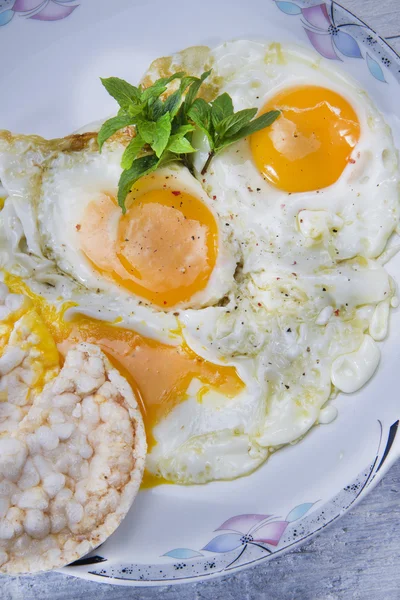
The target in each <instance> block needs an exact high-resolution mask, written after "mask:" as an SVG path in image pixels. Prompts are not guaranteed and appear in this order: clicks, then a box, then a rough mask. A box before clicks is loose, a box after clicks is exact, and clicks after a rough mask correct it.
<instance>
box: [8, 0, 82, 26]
mask: <svg viewBox="0 0 400 600" xmlns="http://www.w3.org/2000/svg"><path fill="white" fill-rule="evenodd" d="M78 6H79V4H77V3H76V1H75V0H4V1H3V2H0V26H2V25H7V24H8V23H10V21H11V20H12V19H13V18H14V17H15V15H19V16H20V17H25V18H27V19H35V20H37V21H59V20H60V19H65V18H66V17H69V15H70V14H72V13H73V12H74V10H75V9H76V8H78Z"/></svg>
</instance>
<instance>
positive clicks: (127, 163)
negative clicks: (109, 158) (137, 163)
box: [121, 134, 144, 169]
mask: <svg viewBox="0 0 400 600" xmlns="http://www.w3.org/2000/svg"><path fill="white" fill-rule="evenodd" d="M143 146H144V140H143V138H142V137H141V136H140V135H139V134H138V135H136V137H134V138H132V139H131V141H130V142H129V144H128V146H127V147H126V148H125V151H124V153H123V155H122V160H121V167H122V168H123V169H130V168H131V166H132V163H133V161H134V160H135V158H136V157H137V155H138V154H139V152H140V151H141V149H142V148H143Z"/></svg>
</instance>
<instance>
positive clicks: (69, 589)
mask: <svg viewBox="0 0 400 600" xmlns="http://www.w3.org/2000/svg"><path fill="white" fill-rule="evenodd" d="M188 1H189V0H188ZM191 1H193V0H191ZM340 3H341V4H342V5H343V6H345V7H346V8H348V9H349V10H351V11H353V12H354V13H355V14H356V15H357V16H358V17H360V18H361V19H363V20H364V21H365V22H366V23H368V24H369V25H370V26H371V27H372V28H373V29H375V30H376V31H378V32H379V34H380V35H381V36H385V37H386V38H388V40H389V43H390V44H391V45H392V47H393V48H395V49H396V50H397V51H398V52H399V53H400V0H341V2H340ZM131 598H135V599H139V598H140V600H155V599H162V600H175V599H177V600H250V599H257V600H259V599H264V598H265V599H267V598H268V600H336V599H346V600H347V599H349V600H350V599H352V600H358V599H360V600H400V462H399V463H398V464H397V465H395V466H394V467H393V468H392V470H391V471H390V472H389V473H388V474H387V475H386V477H385V478H384V480H383V481H382V482H381V483H380V484H379V485H378V487H377V488H376V489H375V490H373V491H372V492H371V494H370V495H369V496H368V497H367V498H366V499H364V501H363V502H362V503H361V504H359V505H358V506H357V507H356V508H354V509H353V510H352V511H351V513H350V514H347V515H346V516H345V517H343V519H341V520H340V521H339V522H336V523H335V524H334V525H333V526H332V527H331V528H330V529H328V530H324V532H323V534H322V535H321V536H317V537H316V538H314V539H313V540H311V541H310V542H308V543H307V544H305V545H304V546H303V547H301V548H299V549H298V550H294V551H293V552H291V553H290V554H286V555H285V556H282V557H279V558H276V559H275V560H274V561H271V562H269V563H268V564H265V565H260V566H258V567H255V568H253V569H249V570H247V571H243V572H241V573H239V574H238V575H235V576H232V577H230V578H229V579H228V578H223V579H216V580H213V581H208V582H205V583H197V584H186V585H180V586H175V587H171V586H170V587H163V588H128V587H111V586H108V585H105V584H97V583H91V582H87V581H83V580H80V579H75V578H73V577H66V576H63V575H59V574H58V573H48V574H44V575H39V576H35V577H33V576H29V577H5V578H1V579H0V599H1V600H61V599H62V600H105V599H107V600H122V599H124V600H129V599H131Z"/></svg>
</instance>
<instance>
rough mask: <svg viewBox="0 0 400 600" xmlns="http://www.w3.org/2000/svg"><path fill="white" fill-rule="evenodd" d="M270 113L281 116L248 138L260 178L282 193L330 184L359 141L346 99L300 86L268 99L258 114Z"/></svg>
mask: <svg viewBox="0 0 400 600" xmlns="http://www.w3.org/2000/svg"><path fill="white" fill-rule="evenodd" d="M273 109H279V110H281V113H282V114H281V116H280V117H279V118H278V119H277V120H276V121H275V122H274V123H273V124H272V125H271V127H269V128H267V129H262V130H261V131H259V132H257V133H254V134H253V135H252V136H251V138H250V144H251V151H252V154H253V158H254V162H255V163H256V166H257V168H258V169H259V171H260V173H261V174H262V175H263V176H264V177H265V178H266V179H267V181H269V182H270V183H272V184H273V185H274V186H276V187H278V188H279V189H281V190H284V191H286V192H307V191H312V190H317V189H320V188H324V187H327V186H329V185H332V184H333V183H335V181H337V179H338V178H339V177H340V175H341V174H342V172H343V170H344V168H345V167H346V165H347V163H348V162H349V160H350V159H351V153H352V150H353V148H354V147H355V145H356V144H357V142H358V140H359V137H360V124H359V121H358V118H357V115H356V113H355V111H354V109H353V108H352V106H351V105H350V104H349V103H348V102H347V100H345V99H344V98H343V97H342V96H340V94H337V93H336V92H334V91H332V90H329V89H326V88H323V87H319V86H301V87H295V88H290V89H286V90H284V91H282V92H280V93H279V94H277V95H276V96H274V97H273V98H271V99H270V100H269V101H268V102H267V104H266V105H265V106H264V107H263V109H262V111H261V113H265V112H267V111H269V110H273Z"/></svg>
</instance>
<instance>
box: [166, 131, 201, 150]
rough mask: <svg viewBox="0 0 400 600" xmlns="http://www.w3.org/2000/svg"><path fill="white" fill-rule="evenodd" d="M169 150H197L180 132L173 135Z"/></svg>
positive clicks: (170, 139)
mask: <svg viewBox="0 0 400 600" xmlns="http://www.w3.org/2000/svg"><path fill="white" fill-rule="evenodd" d="M167 150H169V151H170V152H176V153H177V154H190V153H191V152H197V150H196V148H193V146H192V144H191V143H190V142H189V140H188V139H187V138H186V137H182V136H181V135H179V134H176V135H171V137H170V138H169V142H168V146H167Z"/></svg>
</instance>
